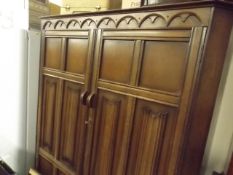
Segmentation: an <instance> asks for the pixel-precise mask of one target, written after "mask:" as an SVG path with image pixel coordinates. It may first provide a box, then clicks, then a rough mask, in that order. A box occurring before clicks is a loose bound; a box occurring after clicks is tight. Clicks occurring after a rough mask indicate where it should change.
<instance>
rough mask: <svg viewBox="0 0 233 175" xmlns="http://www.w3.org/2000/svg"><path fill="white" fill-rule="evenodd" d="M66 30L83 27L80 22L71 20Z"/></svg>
mask: <svg viewBox="0 0 233 175" xmlns="http://www.w3.org/2000/svg"><path fill="white" fill-rule="evenodd" d="M66 28H67V29H76V28H81V25H80V23H79V21H78V20H76V19H71V20H70V21H69V22H68V23H67V25H66Z"/></svg>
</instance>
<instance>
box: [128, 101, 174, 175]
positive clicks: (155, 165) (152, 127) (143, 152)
mask: <svg viewBox="0 0 233 175" xmlns="http://www.w3.org/2000/svg"><path fill="white" fill-rule="evenodd" d="M176 118H177V113H176V109H175V108H170V107H167V106H163V105H159V104H156V103H151V102H148V101H143V100H137V103H136V106H135V113H134V122H133V131H132V135H131V143H130V147H129V158H128V164H127V173H126V174H130V175H155V174H164V175H165V174H167V173H165V172H163V173H161V172H159V166H160V165H161V164H162V166H163V167H165V165H166V164H168V159H169V156H171V155H170V154H169V152H170V151H171V144H170V143H171V142H172V140H173V129H174V127H175V125H176ZM164 153H165V154H164ZM164 160H165V161H164Z"/></svg>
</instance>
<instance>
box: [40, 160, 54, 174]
mask: <svg viewBox="0 0 233 175" xmlns="http://www.w3.org/2000/svg"><path fill="white" fill-rule="evenodd" d="M38 162H39V163H38V164H39V165H38V169H39V170H40V173H41V174H53V165H52V164H51V163H50V162H48V161H47V160H46V159H44V158H42V157H40V158H39V160H38Z"/></svg>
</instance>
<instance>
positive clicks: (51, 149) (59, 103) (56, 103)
mask: <svg viewBox="0 0 233 175" xmlns="http://www.w3.org/2000/svg"><path fill="white" fill-rule="evenodd" d="M93 40H94V32H93V31H77V32H64V31H63V32H49V31H47V32H46V33H45V34H44V37H43V42H44V47H43V48H42V49H44V54H43V55H42V68H41V72H42V75H41V92H40V93H41V99H40V108H39V122H38V123H39V125H38V126H39V133H40V136H39V138H40V139H39V142H38V143H39V145H38V148H39V149H38V152H39V156H40V157H42V158H41V160H46V161H47V165H50V168H47V169H48V170H49V171H48V172H47V173H46V170H47V169H43V167H42V165H41V166H38V168H39V170H40V169H41V170H42V171H43V172H44V174H49V175H52V174H54V175H55V174H57V172H60V174H62V173H64V174H66V175H68V174H83V170H84V167H85V164H84V161H85V160H84V157H85V146H86V136H87V132H88V131H87V125H86V121H88V116H87V107H86V102H85V100H86V97H87V94H88V90H89V88H90V87H89V86H90V77H89V76H90V73H91V65H92V60H91V59H92V58H91V57H92V54H91V51H92V49H93V45H94V43H93ZM41 162H42V163H43V162H45V161H41ZM42 163H40V161H39V162H38V164H42ZM43 164H44V163H43ZM51 172H52V173H51Z"/></svg>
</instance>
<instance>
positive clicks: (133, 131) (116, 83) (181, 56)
mask: <svg viewBox="0 0 233 175" xmlns="http://www.w3.org/2000/svg"><path fill="white" fill-rule="evenodd" d="M232 7H233V6H232V4H231V3H227V2H220V1H209V0H205V1H194V2H189V3H178V4H166V5H157V6H155V7H152V6H151V7H144V8H139V9H129V10H116V11H105V12H98V13H83V14H72V15H62V16H49V17H44V18H42V23H41V24H42V28H41V29H42V47H41V70H40V71H41V73H40V94H39V107H38V128H37V161H36V162H37V163H36V164H37V169H38V170H39V171H40V172H41V173H42V174H43V175H199V173H200V166H201V160H202V156H203V152H204V148H205V143H206V138H207V135H208V130H209V125H210V121H211V118H212V112H213V108H214V103H215V98H216V94H217V90H218V84H219V81H220V77H221V72H222V68H223V64H224V58H225V52H226V49H227V45H228V39H229V36H230V32H231V28H232V22H233V13H232Z"/></svg>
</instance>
